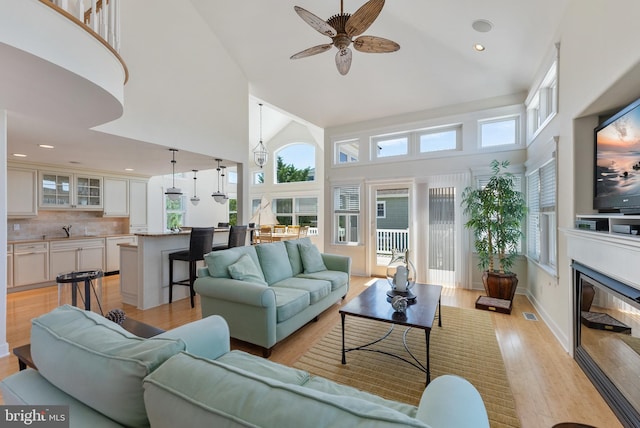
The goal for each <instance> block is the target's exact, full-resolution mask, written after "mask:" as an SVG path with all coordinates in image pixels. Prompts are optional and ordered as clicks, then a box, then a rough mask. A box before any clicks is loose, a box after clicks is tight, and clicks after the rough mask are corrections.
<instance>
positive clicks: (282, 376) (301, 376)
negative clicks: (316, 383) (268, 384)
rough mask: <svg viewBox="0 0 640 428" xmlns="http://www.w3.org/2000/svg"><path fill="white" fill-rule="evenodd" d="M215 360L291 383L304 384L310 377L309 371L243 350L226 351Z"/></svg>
mask: <svg viewBox="0 0 640 428" xmlns="http://www.w3.org/2000/svg"><path fill="white" fill-rule="evenodd" d="M216 361H219V362H221V363H224V364H227V365H230V366H232V367H237V368H239V369H242V370H246V371H250V372H251V373H255V374H257V375H260V376H265V377H268V378H269V379H275V380H279V381H280V382H284V383H290V384H293V385H304V384H305V383H306V382H308V381H309V379H310V376H309V373H307V372H305V371H304V370H300V369H294V368H293V367H288V366H285V365H282V364H278V363H274V362H273V361H269V360H267V359H265V358H261V357H257V356H255V355H251V354H248V353H246V352H243V351H237V350H234V351H231V352H227V353H226V354H224V355H222V356H220V357H219V358H216Z"/></svg>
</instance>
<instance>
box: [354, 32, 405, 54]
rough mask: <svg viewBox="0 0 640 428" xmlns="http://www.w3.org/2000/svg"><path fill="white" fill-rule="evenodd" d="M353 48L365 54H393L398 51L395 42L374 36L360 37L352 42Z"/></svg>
mask: <svg viewBox="0 0 640 428" xmlns="http://www.w3.org/2000/svg"><path fill="white" fill-rule="evenodd" d="M353 47H354V48H355V49H356V50H357V51H360V52H367V53H384V52H395V51H397V50H398V49H400V45H399V44H397V43H396V42H394V41H392V40H388V39H383V38H382V37H376V36H360V37H358V38H357V39H355V40H354V41H353Z"/></svg>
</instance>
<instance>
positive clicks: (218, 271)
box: [194, 238, 351, 356]
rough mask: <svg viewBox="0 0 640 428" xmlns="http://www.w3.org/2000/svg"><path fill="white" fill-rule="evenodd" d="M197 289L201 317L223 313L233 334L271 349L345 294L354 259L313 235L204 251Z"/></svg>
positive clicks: (267, 352) (266, 351)
mask: <svg viewBox="0 0 640 428" xmlns="http://www.w3.org/2000/svg"><path fill="white" fill-rule="evenodd" d="M205 263H206V265H207V266H206V267H204V268H201V269H199V271H198V279H197V280H196V281H195V284H194V288H195V290H196V292H197V293H199V294H200V302H201V306H202V316H203V317H206V316H209V315H221V316H222V317H223V318H224V319H225V320H226V321H227V323H228V324H229V329H230V331H231V337H233V338H236V339H239V340H242V341H245V342H249V343H253V344H255V345H258V346H261V347H262V348H263V350H264V352H263V354H264V355H265V356H269V354H270V351H271V348H272V347H273V346H274V345H275V344H276V343H278V342H280V341H281V340H282V339H284V338H285V337H287V336H289V335H290V334H291V333H293V332H295V331H296V330H298V329H299V328H300V327H302V326H303V325H305V324H306V323H308V322H309V321H311V320H313V319H314V318H316V317H317V316H318V315H319V314H320V313H322V312H323V311H325V310H326V309H328V308H329V307H331V306H332V305H333V304H335V303H336V302H337V301H338V300H340V299H341V298H343V297H344V296H345V295H346V294H347V291H348V290H349V276H350V273H351V259H350V258H349V257H345V256H339V255H333V254H321V253H320V252H319V251H318V249H317V247H316V246H315V245H313V244H312V243H311V240H310V239H309V238H302V239H295V240H290V241H284V242H274V243H270V244H260V245H252V246H244V247H235V248H230V249H227V250H221V251H213V252H211V253H209V254H207V255H205Z"/></svg>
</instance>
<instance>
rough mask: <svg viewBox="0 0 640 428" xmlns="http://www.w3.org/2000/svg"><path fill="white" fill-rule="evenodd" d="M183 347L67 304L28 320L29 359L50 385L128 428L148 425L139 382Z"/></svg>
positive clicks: (179, 342) (182, 344) (182, 343)
mask: <svg viewBox="0 0 640 428" xmlns="http://www.w3.org/2000/svg"><path fill="white" fill-rule="evenodd" d="M184 349H185V344H184V342H183V341H182V340H173V339H142V338H139V337H137V336H134V335H132V334H130V333H128V332H127V331H125V330H124V329H123V328H122V327H120V326H119V325H117V324H115V323H113V322H111V321H109V320H107V319H106V318H104V317H102V316H100V315H98V314H95V313H93V312H88V311H83V310H81V309H78V308H76V307H73V306H69V305H65V306H61V307H59V308H56V309H54V310H53V311H51V312H49V313H47V314H45V315H42V316H40V317H38V318H35V319H33V320H32V326H31V355H32V357H33V362H34V363H35V364H36V366H37V367H38V370H39V373H40V374H41V375H42V376H43V377H44V378H45V379H47V380H48V381H49V382H50V383H51V384H53V385H54V386H56V387H57V388H59V389H60V390H62V391H63V392H66V393H67V394H69V395H71V396H72V397H74V398H75V399H77V400H79V401H81V402H82V403H84V404H86V405H87V406H89V407H92V408H93V409H95V410H97V411H99V412H100V413H102V414H104V415H106V416H108V417H110V418H111V419H113V420H115V421H117V422H119V423H121V424H123V425H127V426H147V425H148V423H149V422H148V420H147V413H146V410H145V407H144V400H143V389H142V379H143V378H144V377H145V376H147V375H148V374H149V373H151V372H152V371H153V370H155V369H156V368H157V367H158V366H159V365H160V364H162V363H163V362H164V361H165V360H167V359H168V358H169V357H171V356H172V355H175V354H176V353H177V352H179V351H182V350H184Z"/></svg>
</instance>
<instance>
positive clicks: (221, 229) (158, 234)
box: [135, 227, 229, 238]
mask: <svg viewBox="0 0 640 428" xmlns="http://www.w3.org/2000/svg"><path fill="white" fill-rule="evenodd" d="M213 231H214V232H228V231H229V228H228V227H215V228H214V229H213ZM190 233H191V228H188V229H187V228H185V229H183V230H181V231H180V232H140V233H136V234H135V235H136V236H147V237H152V238H153V237H156V238H157V237H163V236H175V235H189V234H190Z"/></svg>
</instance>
